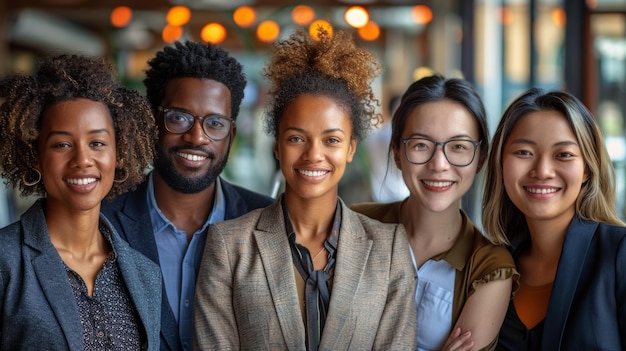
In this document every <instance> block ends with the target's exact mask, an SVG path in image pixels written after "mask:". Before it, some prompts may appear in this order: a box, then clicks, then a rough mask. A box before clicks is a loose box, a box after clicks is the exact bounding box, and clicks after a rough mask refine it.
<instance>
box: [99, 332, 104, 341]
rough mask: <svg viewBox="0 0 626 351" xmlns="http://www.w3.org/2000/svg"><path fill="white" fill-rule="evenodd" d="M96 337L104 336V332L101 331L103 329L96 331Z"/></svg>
mask: <svg viewBox="0 0 626 351" xmlns="http://www.w3.org/2000/svg"><path fill="white" fill-rule="evenodd" d="M98 337H99V338H100V339H102V338H104V332H103V331H99V332H98Z"/></svg>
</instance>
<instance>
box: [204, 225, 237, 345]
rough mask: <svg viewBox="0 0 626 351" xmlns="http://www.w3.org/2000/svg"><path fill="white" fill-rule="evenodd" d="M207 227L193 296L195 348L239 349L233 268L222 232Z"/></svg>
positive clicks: (218, 229) (215, 227) (218, 227)
mask: <svg viewBox="0 0 626 351" xmlns="http://www.w3.org/2000/svg"><path fill="white" fill-rule="evenodd" d="M220 228H221V226H220V225H219V224H216V225H212V226H210V227H209V231H208V234H207V244H208V243H210V244H208V245H206V246H205V249H204V254H203V256H202V262H201V264H200V270H199V273H198V274H199V275H198V282H197V283H196V293H195V300H194V329H195V330H194V340H193V348H194V350H238V349H239V333H238V331H237V322H236V320H235V313H234V310H233V302H232V301H233V285H232V279H233V277H232V274H233V273H232V269H231V267H230V262H229V258H228V250H227V247H226V243H225V241H224V234H225V233H224V232H223V231H222V230H220Z"/></svg>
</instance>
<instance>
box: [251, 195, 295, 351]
mask: <svg viewBox="0 0 626 351" xmlns="http://www.w3.org/2000/svg"><path fill="white" fill-rule="evenodd" d="M280 203H281V202H280V201H276V202H275V203H274V204H272V205H270V207H268V208H267V209H266V210H264V211H263V212H262V213H261V217H260V218H259V224H258V226H257V230H255V231H254V237H255V239H256V242H257V245H258V247H259V253H260V255H261V261H263V267H264V269H265V275H266V276H267V282H268V284H269V287H270V293H271V294H272V299H273V301H274V306H275V308H276V313H277V315H278V320H279V323H280V327H281V329H282V332H283V338H284V339H285V343H286V344H287V347H288V348H289V349H290V350H299V349H303V348H304V340H305V332H304V325H303V324H302V315H301V312H300V303H299V301H298V292H297V289H296V282H295V279H285V277H291V276H293V274H294V271H293V266H292V261H291V260H292V259H291V250H290V248H289V242H288V240H287V233H286V229H285V223H284V220H283V213H282V207H281V205H280Z"/></svg>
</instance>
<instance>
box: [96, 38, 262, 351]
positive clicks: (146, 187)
mask: <svg viewBox="0 0 626 351" xmlns="http://www.w3.org/2000/svg"><path fill="white" fill-rule="evenodd" d="M148 65H149V68H148V70H147V71H146V79H145V80H144V84H145V85H146V92H147V97H148V100H149V102H150V104H151V106H152V109H153V111H154V113H155V119H156V121H157V124H158V128H159V139H158V140H157V141H156V150H157V159H156V160H155V163H154V170H153V171H152V172H151V173H150V174H149V175H148V177H147V181H146V182H145V183H143V184H142V185H140V186H139V187H138V189H137V190H135V191H133V192H130V193H127V194H124V195H122V196H119V197H117V198H116V199H114V200H113V201H112V202H105V203H103V212H104V213H105V215H106V216H107V218H109V219H110V221H111V222H112V224H113V225H114V226H115V227H116V229H117V230H118V231H119V233H120V235H121V236H122V237H123V238H124V239H126V240H127V241H128V242H129V243H130V245H131V246H132V247H133V248H135V249H137V250H139V251H140V252H142V253H143V254H144V255H146V256H147V257H149V258H151V259H152V260H153V261H155V262H156V263H158V264H159V265H160V267H161V271H162V273H163V282H164V285H163V287H164V294H163V302H162V315H161V350H190V349H191V346H192V342H191V339H192V335H193V298H194V289H195V284H196V276H197V273H198V268H199V266H200V261H201V259H202V252H203V250H204V246H205V242H206V232H207V228H208V227H209V225H210V224H212V223H216V222H221V221H223V220H227V219H231V218H236V217H239V216H241V215H243V214H245V213H247V212H249V211H251V210H253V209H256V208H260V207H265V206H267V205H269V204H270V203H272V202H273V200H272V198H270V197H267V196H264V195H261V194H257V193H254V192H252V191H250V190H246V189H243V188H241V187H238V186H235V185H232V184H229V183H228V182H226V181H225V180H223V179H221V178H220V173H221V172H222V170H223V169H224V167H225V166H226V161H227V159H228V153H229V151H230V146H231V145H232V143H233V140H234V139H235V134H236V132H237V127H236V124H235V120H236V118H237V114H238V112H239V105H240V104H241V100H242V99H243V92H244V88H245V85H246V78H245V76H244V74H243V72H242V66H241V64H240V63H239V62H237V60H235V59H234V58H233V57H230V56H229V54H228V53H227V52H226V51H224V50H223V49H221V48H219V47H216V46H214V45H211V44H208V45H207V44H205V43H194V42H184V43H183V42H177V43H175V45H173V46H169V47H166V48H164V49H163V50H162V51H160V52H158V53H157V54H156V56H155V57H154V58H153V59H151V60H150V61H149V62H148Z"/></svg>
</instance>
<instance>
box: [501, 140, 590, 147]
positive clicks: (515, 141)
mask: <svg viewBox="0 0 626 351" xmlns="http://www.w3.org/2000/svg"><path fill="white" fill-rule="evenodd" d="M511 144H530V145H537V143H536V142H534V141H532V140H530V139H526V138H517V139H515V140H511ZM571 145H574V146H578V143H577V142H575V141H571V140H562V141H558V142H556V143H554V144H552V146H553V147H555V146H571Z"/></svg>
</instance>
